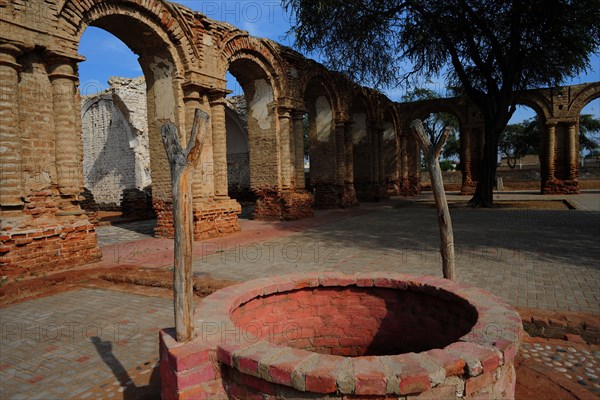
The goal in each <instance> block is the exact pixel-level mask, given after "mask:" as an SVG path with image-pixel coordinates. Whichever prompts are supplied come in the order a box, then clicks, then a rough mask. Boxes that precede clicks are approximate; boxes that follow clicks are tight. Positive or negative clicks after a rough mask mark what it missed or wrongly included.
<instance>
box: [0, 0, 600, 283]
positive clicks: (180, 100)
mask: <svg viewBox="0 0 600 400" xmlns="http://www.w3.org/2000/svg"><path fill="white" fill-rule="evenodd" d="M88 26H96V27H99V28H102V29H105V30H107V31H109V32H111V33H112V34H114V35H115V36H116V37H118V38H119V39H121V40H122V41H123V42H124V43H125V44H127V46H128V47H130V48H131V49H132V50H133V51H134V52H135V53H136V54H137V55H138V56H139V61H140V65H141V67H142V70H143V72H144V79H145V82H146V89H147V90H146V95H145V97H146V101H145V106H146V112H147V127H145V128H147V145H146V144H144V143H143V140H142V136H143V135H144V134H143V133H142V131H143V129H144V127H140V126H136V125H135V124H134V123H130V122H131V121H128V124H129V125H126V126H127V127H126V129H128V135H127V137H122V138H120V139H119V140H122V141H123V142H122V143H121V142H119V143H120V144H118V145H119V146H121V145H122V146H123V148H125V149H127V146H129V147H128V148H129V150H133V152H132V154H133V155H131V156H128V157H133V158H134V159H135V158H136V157H138V158H139V159H144V157H145V156H142V155H141V153H140V152H139V151H138V150H141V149H143V148H147V151H148V154H149V156H148V159H149V161H145V162H147V163H149V168H146V167H142V168H141V169H140V170H137V169H134V170H131V171H129V172H128V178H127V179H128V181H127V185H133V182H134V181H135V188H138V189H139V188H140V187H143V185H144V184H145V183H147V182H148V181H149V180H150V179H151V182H152V208H153V211H154V212H155V213H156V216H157V227H156V231H155V233H156V235H157V236H160V237H169V236H171V235H172V233H173V227H172V213H171V199H170V196H171V195H170V193H171V191H170V189H171V188H170V179H169V168H168V164H167V160H166V155H165V151H164V148H163V146H162V142H161V138H160V127H161V126H162V124H163V123H164V122H165V121H171V122H172V123H174V124H175V125H177V126H178V127H179V128H180V129H179V132H180V133H181V135H182V137H181V139H182V141H183V142H184V143H185V142H186V139H187V138H186V137H185V135H186V132H189V131H190V125H191V123H192V119H193V115H194V110H195V109H196V108H199V109H201V110H203V111H204V112H206V113H208V114H209V116H210V121H211V124H210V126H209V133H210V134H209V138H208V139H209V140H208V142H207V143H206V145H205V149H204V152H203V154H202V159H201V164H202V165H201V168H200V171H199V172H198V173H196V174H195V178H194V183H193V196H194V220H195V230H194V234H195V237H196V239H203V238H208V237H214V236H220V235H226V234H229V233H232V232H235V231H238V230H239V229H240V228H239V223H238V214H239V212H240V205H239V203H238V202H237V201H236V200H235V199H232V198H231V197H230V195H229V193H230V190H231V189H232V185H230V183H231V182H232V181H233V179H234V173H233V172H232V171H231V170H230V169H229V168H228V164H231V162H230V160H229V159H230V158H233V154H238V155H239V154H243V153H244V150H245V148H243V147H240V148H236V149H230V148H229V147H232V146H234V145H233V143H232V142H230V141H228V138H227V135H226V124H227V123H226V121H227V118H228V112H229V111H228V107H227V104H228V100H227V99H226V95H227V93H228V92H227V90H226V86H225V84H226V80H225V75H226V73H227V72H230V73H231V74H232V75H234V76H235V77H236V79H237V80H238V81H239V83H240V84H241V86H242V88H243V92H244V97H245V99H246V101H247V122H245V124H246V127H244V126H242V127H241V129H242V130H243V129H247V139H246V140H247V154H248V156H247V171H248V172H247V174H245V175H244V173H240V174H239V175H238V176H239V177H240V178H239V179H240V182H241V181H242V180H243V179H245V180H246V181H244V184H247V186H248V188H249V190H250V191H251V192H252V193H253V194H254V195H255V196H256V197H257V202H256V209H255V213H254V216H255V218H260V219H277V220H290V219H298V218H306V217H310V216H312V215H313V208H314V207H320V208H335V207H352V206H356V205H357V204H358V202H359V201H376V200H378V199H382V198H386V197H388V196H390V195H394V194H410V193H415V192H417V191H418V190H419V179H420V177H419V173H420V172H419V147H418V144H417V141H416V139H415V137H414V136H413V134H412V133H411V132H410V130H409V128H408V124H409V123H410V121H411V120H413V119H415V118H420V117H422V116H423V115H426V114H427V113H430V112H438V111H444V112H449V113H452V114H453V115H455V116H456V117H457V118H458V120H459V122H460V125H461V129H460V135H461V136H460V141H461V164H462V165H463V192H465V193H469V192H470V191H472V190H473V188H474V185H475V184H476V177H477V174H478V164H479V159H480V156H481V149H482V142H483V121H482V118H481V115H480V113H479V112H478V110H477V109H476V108H475V107H474V106H473V105H472V104H470V103H469V101H468V100H467V99H464V98H452V99H439V100H431V101H424V102H416V103H395V102H392V101H391V100H390V99H388V98H387V97H386V96H384V95H383V94H381V93H380V92H378V91H375V90H373V89H370V88H366V87H363V86H360V85H358V84H356V83H354V82H352V81H350V80H349V79H348V78H347V77H345V76H344V75H343V74H340V73H337V72H332V71H329V70H327V69H326V68H324V67H323V66H322V65H320V64H318V63H316V62H314V61H312V60H308V59H306V58H305V57H303V56H302V55H300V54H299V53H297V52H295V51H293V50H291V49H289V48H287V47H285V46H282V45H280V44H278V43H276V42H273V41H271V40H268V39H261V38H256V37H252V36H250V35H249V34H248V33H247V32H245V31H242V30H239V29H237V28H235V27H233V26H231V25H229V24H227V23H223V22H218V21H215V20H212V19H210V18H207V17H206V16H205V15H203V14H201V13H199V12H196V11H192V10H190V9H188V8H186V7H184V6H181V5H178V4H175V3H170V2H168V1H163V0H87V1H75V0H29V1H25V0H14V1H10V2H0V90H1V100H0V126H1V128H2V129H1V130H0V178H1V182H2V184H1V185H0V207H1V208H0V210H1V211H0V213H1V223H0V270H1V274H2V275H17V274H27V273H34V272H37V271H46V270H50V269H57V268H65V267H74V266H77V265H82V264H86V263H90V262H94V261H97V260H99V259H100V256H101V253H100V250H99V248H98V245H97V241H96V235H95V230H94V225H93V224H92V223H90V221H89V219H88V217H87V215H86V213H85V210H83V209H82V207H81V203H82V202H83V201H84V197H83V196H82V193H83V188H84V183H85V182H84V169H85V168H88V167H89V168H90V170H89V171H92V170H93V168H94V166H93V163H92V164H91V166H90V165H87V164H86V161H85V157H84V154H85V152H84V142H83V141H82V130H83V125H82V119H81V101H82V99H81V97H80V95H79V90H78V85H79V78H78V73H77V65H78V63H80V62H82V61H83V60H84V59H83V58H82V57H81V56H80V55H79V54H78V52H77V49H78V47H79V41H80V39H81V36H82V34H83V32H84V31H85V29H86V28H87V27H88ZM115 93H116V94H117V97H119V98H121V97H120V95H119V94H118V91H117V92H115ZM107 96H108V94H107ZM599 96H600V83H599V82H595V83H591V84H583V85H576V86H569V87H560V88H552V89H540V90H532V91H530V92H528V93H526V94H525V95H524V96H523V98H522V99H521V100H520V101H521V102H522V103H523V104H526V105H529V106H531V107H532V108H533V109H534V110H536V112H537V113H538V115H540V116H541V117H542V119H543V121H544V123H545V126H546V134H545V135H544V137H543V138H542V152H543V157H542V163H541V175H542V178H541V179H542V181H541V188H542V191H543V192H547V193H577V192H578V181H577V178H578V176H577V174H578V170H577V164H578V146H579V145H578V138H577V131H578V118H579V113H580V111H581V109H582V108H583V107H584V106H585V105H586V104H587V103H589V102H590V101H591V100H593V99H595V98H598V97H599ZM111 97H112V98H113V99H112V100H113V109H112V110H113V111H114V112H115V113H117V112H119V113H121V114H123V115H126V114H127V113H128V112H137V111H135V110H130V109H128V108H127V107H125V108H122V107H123V105H122V104H119V103H118V102H117V104H116V105H115V102H114V99H115V96H114V93H113V94H111ZM84 104H85V100H84ZM101 104H103V100H99V102H98V103H96V106H97V107H101ZM90 107H95V106H94V105H93V104H90ZM102 107H108V105H107V104H104V105H102ZM107 110H108V109H107ZM113 111H110V112H113ZM89 112H90V109H89V108H88V110H87V111H86V113H85V114H87V113H89ZM85 114H84V120H83V121H84V122H83V123H84V124H85V123H88V122H89V121H88V122H86V115H85ZM306 114H307V121H308V129H309V137H310V140H309V142H310V146H309V153H310V160H311V168H310V184H311V187H312V188H313V191H314V193H313V192H309V191H307V190H306V185H305V174H304V145H303V143H304V121H305V115H306ZM88 116H89V117H90V121H93V117H92V114H89V115H88ZM123 124H125V122H123ZM107 135H110V129H109V130H108V131H107ZM107 141H108V142H111V140H110V139H109V138H108V136H107ZM237 143H239V142H237ZM112 145H114V146H117V143H116V142H114V143H113V142H111V146H112ZM94 151H97V150H94ZM228 155H232V156H231V157H228ZM244 162H245V161H244V160H241V158H240V160H239V164H240V165H242V164H244ZM148 170H149V171H150V176H149V177H148V175H147V171H148ZM86 171H88V170H86ZM96 171H97V173H98V174H100V175H104V176H105V177H109V176H111V175H110V171H105V170H102V169H100V168H97V169H96ZM94 173H96V172H94ZM121 183H122V182H121ZM121 183H120V184H121ZM123 185H125V184H124V183H123ZM242 186H243V185H242ZM122 187H123V188H125V186H122ZM240 187H241V186H240ZM97 189H98V190H100V189H101V188H100V187H98V188H97ZM107 201H108V200H107ZM110 201H116V198H113V199H110Z"/></svg>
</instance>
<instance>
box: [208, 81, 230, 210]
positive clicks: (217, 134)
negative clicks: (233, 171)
mask: <svg viewBox="0 0 600 400" xmlns="http://www.w3.org/2000/svg"><path fill="white" fill-rule="evenodd" d="M210 109H211V114H212V138H213V160H214V162H213V171H214V179H215V199H228V198H229V197H228V192H229V186H228V183H227V128H226V126H225V94H224V93H216V94H215V95H214V96H213V97H211V100H210Z"/></svg>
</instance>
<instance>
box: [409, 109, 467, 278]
mask: <svg viewBox="0 0 600 400" xmlns="http://www.w3.org/2000/svg"><path fill="white" fill-rule="evenodd" d="M410 126H411V128H413V129H414V130H415V131H416V132H417V138H418V139H419V143H420V144H421V149H422V150H423V154H424V155H425V162H426V163H427V169H428V170H429V176H430V177H431V187H432V188H433V198H434V199H435V207H436V208H437V216H438V224H439V226H440V241H441V243H440V253H441V254H442V271H443V273H444V278H446V279H451V280H453V281H455V280H456V266H455V261H454V234H453V232H452V220H451V218H450V211H449V210H448V201H447V200H446V192H445V191H444V181H443V178H442V169H441V168H440V162H439V157H440V153H441V152H442V147H443V146H444V143H445V142H446V139H448V136H449V135H450V133H451V132H452V128H450V127H445V128H444V130H443V132H442V134H441V135H440V136H439V137H438V138H437V140H434V141H433V142H432V141H431V140H430V139H429V136H427V134H426V133H425V128H423V123H422V122H421V121H420V120H414V121H413V122H411V124H410Z"/></svg>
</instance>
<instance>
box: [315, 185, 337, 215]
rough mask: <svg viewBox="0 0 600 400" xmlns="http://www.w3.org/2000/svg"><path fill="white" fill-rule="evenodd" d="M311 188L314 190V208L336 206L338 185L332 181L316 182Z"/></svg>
mask: <svg viewBox="0 0 600 400" xmlns="http://www.w3.org/2000/svg"><path fill="white" fill-rule="evenodd" d="M313 188H314V191H315V204H314V207H315V208H317V209H331V208H338V193H339V190H340V189H339V187H338V185H336V184H334V183H316V184H314V185H313Z"/></svg>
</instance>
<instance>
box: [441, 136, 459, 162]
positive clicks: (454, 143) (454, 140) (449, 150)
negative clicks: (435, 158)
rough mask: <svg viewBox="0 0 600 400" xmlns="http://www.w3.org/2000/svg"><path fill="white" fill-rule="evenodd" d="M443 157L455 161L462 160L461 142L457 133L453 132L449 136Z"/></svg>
mask: <svg viewBox="0 0 600 400" xmlns="http://www.w3.org/2000/svg"><path fill="white" fill-rule="evenodd" d="M442 157H443V158H445V159H453V160H458V159H459V158H460V140H459V139H458V134H457V133H456V131H453V132H452V133H451V134H450V136H448V139H447V140H446V144H445V145H444V148H443V149H442Z"/></svg>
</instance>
